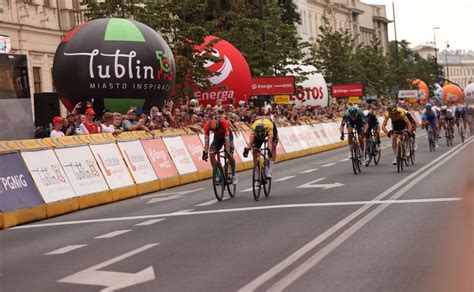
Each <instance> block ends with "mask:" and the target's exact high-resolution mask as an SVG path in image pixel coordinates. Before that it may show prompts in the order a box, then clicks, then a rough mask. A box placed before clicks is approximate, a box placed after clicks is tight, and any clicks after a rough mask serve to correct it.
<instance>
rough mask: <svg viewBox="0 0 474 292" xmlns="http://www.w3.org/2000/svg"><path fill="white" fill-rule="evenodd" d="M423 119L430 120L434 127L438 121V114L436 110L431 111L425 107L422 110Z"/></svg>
mask: <svg viewBox="0 0 474 292" xmlns="http://www.w3.org/2000/svg"><path fill="white" fill-rule="evenodd" d="M421 119H422V120H423V121H424V122H428V123H429V124H430V125H431V127H432V128H435V127H436V124H437V122H438V114H437V113H436V112H434V111H433V109H431V110H429V111H428V110H426V109H425V110H423V112H422V115H421Z"/></svg>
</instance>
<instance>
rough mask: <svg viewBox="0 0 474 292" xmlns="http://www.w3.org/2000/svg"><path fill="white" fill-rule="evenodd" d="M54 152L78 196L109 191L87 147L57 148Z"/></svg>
mask: <svg viewBox="0 0 474 292" xmlns="http://www.w3.org/2000/svg"><path fill="white" fill-rule="evenodd" d="M54 152H56V155H57V156H58V158H59V162H60V163H61V166H62V167H63V169H64V172H65V173H66V175H67V178H68V179H69V182H70V183H71V185H72V188H73V189H74V191H75V192H76V194H77V195H78V196H82V195H88V194H93V193H99V192H103V191H107V190H108V189H109V187H108V186H107V183H106V182H105V179H104V177H103V176H102V173H101V172H100V169H99V166H98V165H97V162H96V161H95V159H94V155H92V152H91V150H90V148H89V147H88V146H79V147H70V148H59V149H55V150H54Z"/></svg>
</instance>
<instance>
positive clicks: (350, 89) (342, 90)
mask: <svg viewBox="0 0 474 292" xmlns="http://www.w3.org/2000/svg"><path fill="white" fill-rule="evenodd" d="M331 94H332V97H349V96H363V95H364V88H363V86H362V84H344V85H333V86H332V87H331Z"/></svg>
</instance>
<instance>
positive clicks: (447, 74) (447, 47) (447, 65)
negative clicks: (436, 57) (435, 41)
mask: <svg viewBox="0 0 474 292" xmlns="http://www.w3.org/2000/svg"><path fill="white" fill-rule="evenodd" d="M448 50H449V43H448V42H446V79H447V80H449V64H448V53H449V51H448Z"/></svg>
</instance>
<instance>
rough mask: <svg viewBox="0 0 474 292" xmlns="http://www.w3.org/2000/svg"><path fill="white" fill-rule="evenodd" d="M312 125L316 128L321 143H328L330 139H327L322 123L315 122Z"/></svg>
mask: <svg viewBox="0 0 474 292" xmlns="http://www.w3.org/2000/svg"><path fill="white" fill-rule="evenodd" d="M314 127H315V128H316V131H318V134H319V139H320V141H321V142H322V145H328V144H330V143H331V141H330V140H329V137H328V135H327V134H326V131H325V130H324V126H323V124H316V125H314Z"/></svg>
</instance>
